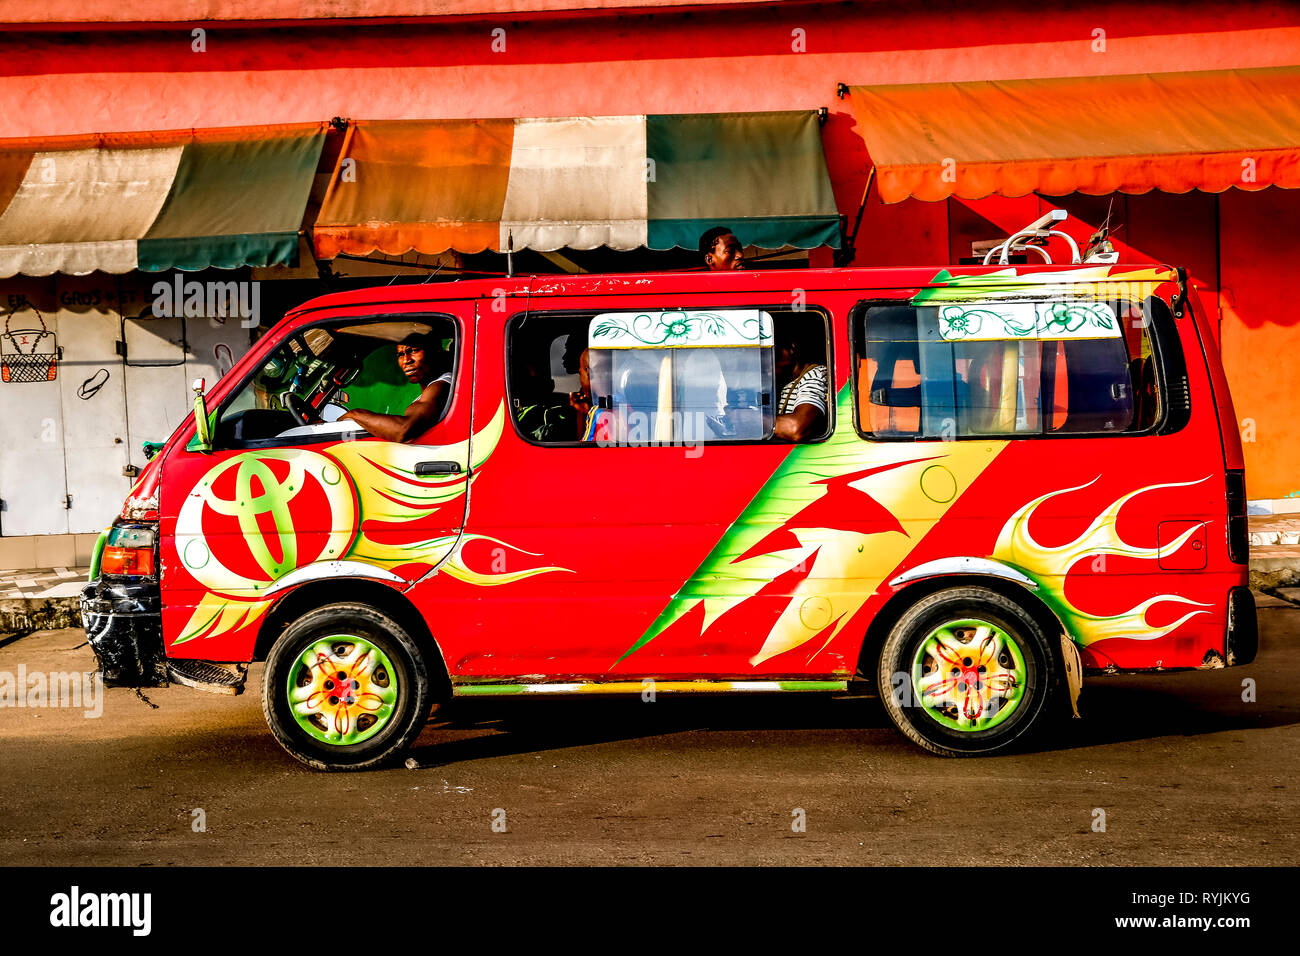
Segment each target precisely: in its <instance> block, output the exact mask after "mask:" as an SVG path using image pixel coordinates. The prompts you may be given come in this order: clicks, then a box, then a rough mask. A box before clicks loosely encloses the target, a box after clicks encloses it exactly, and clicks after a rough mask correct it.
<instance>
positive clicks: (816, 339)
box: [773, 313, 826, 379]
mask: <svg viewBox="0 0 1300 956" xmlns="http://www.w3.org/2000/svg"><path fill="white" fill-rule="evenodd" d="M774 331H775V341H774V342H773V345H774V349H773V351H774V352H775V356H774V359H775V361H774V365H773V371H775V372H776V377H777V378H778V379H789V378H791V377H792V376H793V374H794V371H795V369H797V368H799V367H800V366H801V365H820V364H822V363H823V362H825V360H826V350H825V342H824V336H825V329H824V328H823V327H822V323H821V319H820V318H819V317H818V316H817V315H816V314H815V313H814V314H812V315H809V316H806V317H801V318H798V319H788V320H786V321H784V322H778V323H777V325H776V329H775V330H774Z"/></svg>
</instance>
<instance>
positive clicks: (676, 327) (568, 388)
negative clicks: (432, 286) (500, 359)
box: [507, 308, 831, 446]
mask: <svg viewBox="0 0 1300 956" xmlns="http://www.w3.org/2000/svg"><path fill="white" fill-rule="evenodd" d="M826 341H827V322H826V316H825V314H824V313H822V312H820V311H817V310H814V309H808V310H806V311H801V312H795V311H793V310H786V309H765V308H725V309H644V310H634V311H615V310H610V311H604V312H581V313H542V314H539V313H530V314H528V315H526V316H516V317H515V318H513V319H512V320H511V323H510V325H509V326H508V329H507V343H508V346H507V348H508V356H509V357H508V359H507V364H508V369H507V373H508V374H507V380H508V388H509V397H510V407H511V409H512V411H513V415H514V419H515V425H516V427H517V428H518V429H519V432H520V434H522V435H523V436H524V437H525V438H527V439H529V440H531V441H534V442H539V443H543V444H589V443H594V444H597V445H602V446H609V445H661V444H667V445H673V444H687V445H695V444H701V443H706V442H753V441H779V440H783V439H784V440H794V441H814V440H818V439H820V438H822V437H824V436H825V434H827V433H828V431H829V427H830V423H829V410H830V406H831V396H830V394H829V386H828V382H827V379H828V376H827V374H826V366H827V351H826V350H827V345H826ZM783 343H786V345H787V347H786V349H785V351H784V353H783V352H782V351H781V348H782V344H783ZM790 343H797V344H790ZM795 379H798V381H795ZM782 405H784V406H787V407H786V408H782V407H781V406H782ZM796 410H798V417H797V419H796V418H795V417H794V413H795V411H796ZM796 421H797V422H798V423H800V424H802V426H803V427H802V431H799V430H796V429H795V428H794V426H793V423H794V422H796Z"/></svg>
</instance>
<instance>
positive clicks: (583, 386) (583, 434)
mask: <svg viewBox="0 0 1300 956" xmlns="http://www.w3.org/2000/svg"><path fill="white" fill-rule="evenodd" d="M569 405H570V406H572V408H573V410H574V412H575V413H576V415H577V422H578V441H609V439H610V437H611V432H610V422H609V415H608V414H607V412H606V410H605V409H602V408H599V407H597V406H596V404H595V403H594V402H593V401H592V398H591V351H590V349H583V350H582V354H581V355H580V356H578V390H577V391H576V392H571V393H570V394H569Z"/></svg>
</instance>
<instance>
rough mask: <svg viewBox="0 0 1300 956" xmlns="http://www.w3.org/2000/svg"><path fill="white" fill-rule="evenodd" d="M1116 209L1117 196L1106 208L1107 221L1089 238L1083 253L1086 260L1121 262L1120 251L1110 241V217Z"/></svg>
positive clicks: (1108, 262)
mask: <svg viewBox="0 0 1300 956" xmlns="http://www.w3.org/2000/svg"><path fill="white" fill-rule="evenodd" d="M1114 211H1115V197H1114V196H1112V197H1111V199H1110V205H1109V206H1108V207H1107V208H1106V221H1105V222H1103V223H1102V224H1101V227H1100V228H1099V229H1098V230H1097V231H1096V232H1094V233H1093V234H1092V236H1091V237H1089V239H1088V246H1087V248H1086V249H1085V251H1084V253H1083V261H1084V262H1103V263H1107V264H1110V263H1115V262H1119V252H1118V251H1116V249H1115V245H1114V243H1112V242H1111V241H1110V217H1111V213H1113V212H1114Z"/></svg>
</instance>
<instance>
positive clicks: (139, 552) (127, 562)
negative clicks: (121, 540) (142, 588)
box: [99, 545, 153, 577]
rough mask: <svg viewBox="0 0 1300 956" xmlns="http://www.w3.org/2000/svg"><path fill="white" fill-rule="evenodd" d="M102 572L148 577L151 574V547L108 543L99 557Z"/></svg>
mask: <svg viewBox="0 0 1300 956" xmlns="http://www.w3.org/2000/svg"><path fill="white" fill-rule="evenodd" d="M99 567H100V570H101V571H102V572H103V573H104V574H124V575H131V576H135V577H149V576H151V575H152V574H153V548H119V547H114V546H112V545H109V546H108V547H106V548H105V549H104V555H103V557H102V558H100V563H99Z"/></svg>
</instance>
